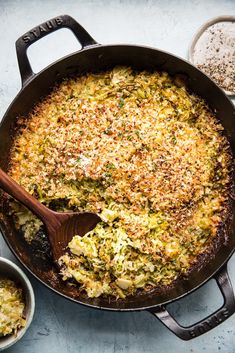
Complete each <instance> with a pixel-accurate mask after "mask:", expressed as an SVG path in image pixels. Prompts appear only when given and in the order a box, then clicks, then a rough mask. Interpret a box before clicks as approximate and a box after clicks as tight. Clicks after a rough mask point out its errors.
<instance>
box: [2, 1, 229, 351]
mask: <svg viewBox="0 0 235 353" xmlns="http://www.w3.org/2000/svg"><path fill="white" fill-rule="evenodd" d="M64 13H67V14H69V15H71V16H73V17H74V18H75V19H76V20H77V21H78V22H80V23H81V24H82V25H83V26H84V27H85V28H86V29H87V30H88V32H89V33H90V34H91V35H92V36H93V37H94V38H95V39H96V40H97V41H98V42H100V43H136V44H145V45H151V46H154V47H158V48H161V49H164V50H168V51H170V52H172V53H173V54H176V55H179V56H181V57H183V58H186V57H187V51H188V46H189V43H190V41H191V39H192V36H193V35H194V33H195V31H196V30H197V29H198V27H199V26H201V25H202V24H203V23H204V22H205V21H207V20H208V19H210V18H212V17H215V16H219V15H234V14H235V1H233V0H204V1H203V0H191V1H183V0H179V1H177V0H175V1H173V0H171V1H170V0H168V1H160V0H159V1H131V0H128V1H121V0H120V1H105V0H103V1H101V0H100V1H94V0H93V1H91V0H90V1H85V0H84V1H82V0H79V1H75V0H74V1H72V0H64V1H53V0H48V1H42V0H41V1H40V0H31V1H27V0H21V1H16V0H9V1H8V0H0V48H1V49H0V50H1V54H0V55H1V56H0V116H3V114H4V112H5V111H6V109H7V106H8V105H9V104H10V102H11V101H12V99H13V98H14V97H15V95H16V93H17V92H18V91H19V90H20V76H19V72H18V67H17V61H16V55H15V47H14V43H15V40H16V39H17V38H18V37H19V36H21V35H22V34H23V33H24V32H26V31H28V30H30V29H31V28H33V27H34V26H36V25H37V24H40V23H41V22H44V21H46V20H48V19H50V18H52V17H54V16H58V15H60V14H64ZM77 48H78V44H77V41H76V40H75V39H74V37H73V36H72V34H71V33H70V32H69V31H68V30H61V31H58V32H57V33H55V34H52V35H50V36H49V37H47V38H44V39H42V40H40V42H38V43H37V44H35V45H33V46H32V47H31V48H30V50H29V57H30V60H31V62H32V66H33V69H34V70H35V72H36V71H39V70H40V69H42V68H43V67H44V66H46V65H48V64H49V63H50V62H52V61H53V60H55V59H58V58H60V57H61V56H63V55H65V54H67V53H71V52H72V51H74V50H77ZM0 254H1V256H5V257H8V258H10V259H13V260H14V261H15V262H17V261H16V260H15V259H14V257H13V255H12V254H11V253H10V251H9V250H8V248H7V246H6V245H5V243H4V241H3V239H2V238H1V235H0ZM234 265H235V257H234V256H233V257H232V259H231V260H230V261H229V273H230V276H231V279H232V282H233V285H234V288H235V266H234ZM29 277H30V280H31V281H32V284H33V287H34V289H35V295H36V312H35V317H34V321H33V323H32V325H31V327H30V329H29V330H28V332H27V334H26V335H25V336H24V338H23V339H22V340H21V341H20V342H19V343H17V344H16V345H15V346H14V347H12V348H10V349H9V350H8V351H7V352H8V353H39V352H40V353H79V352H81V353H86V352H87V353H88V352H89V353H90V352H93V353H110V352H115V353H120V352H126V353H141V352H145V353H153V352H157V353H163V352H164V353H169V352H172V351H174V352H175V353H178V352H179V353H202V352H207V353H216V352H223V353H234V352H235V315H234V316H233V317H231V318H230V319H228V320H227V321H226V322H225V323H223V324H222V325H220V326H219V327H217V328H215V329H213V330H212V331H210V332H209V333H207V334H205V335H203V336H201V337H199V338H196V339H194V340H192V341H190V342H184V341H181V340H179V339H178V338H177V337H175V336H174V335H173V334H172V333H170V332H169V331H168V330H167V329H166V328H165V327H164V326H163V325H162V324H161V323H160V322H159V321H158V320H157V319H155V318H154V317H153V316H152V315H150V314H149V313H146V312H136V313H112V312H101V311H96V310H93V309H88V308H86V307H82V306H79V305H76V304H74V303H70V302H69V301H67V300H65V299H63V298H60V297H59V296H57V295H55V294H54V293H52V292H51V291H49V290H48V289H47V288H45V287H44V286H42V285H41V284H40V283H38V282H37V281H36V280H35V279H34V278H32V276H29ZM221 304H222V296H221V294H220V292H219V290H218V288H217V287H216V284H215V283H214V281H213V280H212V281H210V282H209V283H208V284H207V285H205V286H204V287H203V288H201V289H200V290H198V291H197V292H195V293H193V294H192V295H190V296H188V297H187V298H184V299H181V300H180V301H178V302H176V303H174V304H171V305H170V310H171V312H172V313H174V315H175V316H176V317H177V319H178V320H179V321H180V322H181V323H182V324H190V323H193V322H195V321H196V320H198V319H201V318H203V317H205V316H206V315H208V314H210V313H211V312H212V311H214V310H216V309H217V308H218V307H219V305H221Z"/></svg>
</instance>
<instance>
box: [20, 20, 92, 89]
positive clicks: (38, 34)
mask: <svg viewBox="0 0 235 353" xmlns="http://www.w3.org/2000/svg"><path fill="white" fill-rule="evenodd" d="M61 28H68V29H70V30H71V31H72V32H73V33H74V35H75V37H76V38H77V40H78V41H79V43H80V44H81V46H82V49H84V48H86V47H89V46H91V45H97V44H98V43H97V42H96V41H95V40H94V39H93V38H92V37H91V36H90V34H89V33H88V32H87V31H86V30H85V29H84V28H83V27H82V26H81V25H80V24H79V23H78V22H76V21H75V20H74V18H72V17H70V16H68V15H61V16H58V17H54V18H52V19H51V20H48V21H46V22H44V23H41V24H40V25H38V26H36V27H34V28H33V29H31V30H30V31H28V32H26V33H25V34H23V35H22V36H21V37H20V38H19V39H18V40H17V41H16V54H17V59H18V64H19V69H20V75H21V80H22V86H25V84H26V83H27V82H28V81H29V80H30V79H31V78H32V77H33V76H34V75H35V73H34V72H33V70H32V68H31V65H30V63H29V59H28V56H27V49H28V47H29V46H30V45H31V44H33V43H35V42H36V41H38V40H39V39H41V38H42V37H45V36H47V35H48V34H50V33H52V32H55V31H57V30H58V29H61Z"/></svg>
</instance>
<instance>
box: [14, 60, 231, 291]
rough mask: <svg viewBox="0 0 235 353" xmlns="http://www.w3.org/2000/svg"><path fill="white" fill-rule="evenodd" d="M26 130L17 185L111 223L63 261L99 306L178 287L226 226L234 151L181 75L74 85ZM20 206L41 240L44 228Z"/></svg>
mask: <svg viewBox="0 0 235 353" xmlns="http://www.w3.org/2000/svg"><path fill="white" fill-rule="evenodd" d="M18 129H19V132H18V134H17V136H16V138H15V140H14V144H13V148H12V151H11V161H10V168H9V172H10V175H11V176H12V177H13V178H14V179H15V180H16V181H17V182H18V183H19V184H20V185H22V187H24V188H25V189H26V190H27V191H28V192H29V193H30V194H32V195H33V196H35V197H36V198H37V199H38V200H39V201H40V202H42V203H43V204H45V205H46V206H48V207H51V208H52V209H54V210H57V211H68V210H70V211H81V212H84V211H88V212H95V213H97V214H99V215H100V217H101V219H102V222H101V223H99V224H98V225H97V226H96V227H95V229H93V230H92V231H90V232H89V233H87V234H86V235H85V236H83V237H81V236H79V234H74V236H73V238H72V240H71V242H70V243H69V244H68V249H67V252H66V253H65V254H64V256H62V257H61V258H60V260H59V263H60V265H61V275H62V278H63V280H69V281H72V283H73V284H74V285H75V284H76V285H79V288H80V290H81V291H85V292H86V293H87V295H88V296H89V297H99V296H101V295H104V296H114V297H116V298H125V297H126V296H128V295H133V294H135V293H136V291H137V290H140V289H142V290H144V291H148V290H151V289H152V288H155V287H161V286H166V285H170V284H172V283H174V281H175V280H176V279H177V278H179V277H182V276H185V275H187V273H188V272H189V271H190V269H191V268H192V267H193V266H194V265H195V264H196V263H198V261H199V258H200V255H202V254H205V253H208V252H209V249H210V247H211V244H212V242H213V239H215V237H216V236H217V235H218V233H219V231H220V229H221V227H222V225H223V224H224V223H225V222H226V220H227V218H228V213H229V212H228V209H229V207H228V204H229V193H230V191H229V190H230V179H231V177H230V173H231V165H232V164H231V163H232V160H231V157H230V147H229V143H228V141H227V139H226V137H225V136H224V134H223V127H222V125H221V124H220V123H219V122H218V120H217V119H216V117H215V115H214V113H213V112H212V111H211V110H210V109H209V107H208V105H207V104H206V102H205V101H204V100H203V99H201V98H200V97H198V96H196V95H195V94H193V93H191V92H190V91H189V90H188V89H187V87H186V85H185V83H184V80H183V79H182V77H181V76H176V77H171V76H170V75H169V74H168V73H166V72H158V71H153V72H148V71H136V70H134V69H132V68H130V67H115V68H114V69H112V70H109V71H105V72H101V73H88V74H84V75H81V76H79V77H75V78H67V79H65V80H64V81H63V82H62V83H60V84H58V85H57V86H56V87H54V89H53V90H52V91H51V93H50V94H49V95H48V96H47V97H45V98H44V99H43V100H42V101H41V102H40V103H38V104H37V105H36V106H35V107H34V109H33V110H32V111H31V112H30V114H29V115H28V116H27V117H19V118H18ZM11 208H12V213H13V214H14V219H15V222H16V226H17V227H18V228H20V229H21V230H22V231H23V232H24V236H25V239H26V240H27V241H28V242H31V241H32V240H33V239H34V237H35V234H38V232H40V229H41V227H42V223H41V221H40V220H39V219H37V218H36V217H35V216H34V215H33V214H32V213H30V212H29V211H28V210H27V209H25V208H24V207H23V206H21V205H20V204H18V203H16V202H12V203H11Z"/></svg>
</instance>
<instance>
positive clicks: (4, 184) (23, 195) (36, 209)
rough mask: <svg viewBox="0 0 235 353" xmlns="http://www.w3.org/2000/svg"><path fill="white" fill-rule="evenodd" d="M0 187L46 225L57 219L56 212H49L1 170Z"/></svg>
mask: <svg viewBox="0 0 235 353" xmlns="http://www.w3.org/2000/svg"><path fill="white" fill-rule="evenodd" d="M0 187H1V188H2V189H3V190H4V191H5V192H6V193H7V194H9V195H11V196H12V197H14V199H16V200H17V201H19V202H21V203H22V204H23V205H24V206H26V207H27V208H28V209H30V211H32V212H33V213H34V214H35V215H36V216H38V217H39V218H40V219H41V220H42V221H43V223H45V224H46V225H47V224H48V222H50V221H51V220H52V218H55V215H54V214H53V213H54V212H53V211H51V210H49V209H48V208H47V207H46V206H44V205H43V204H41V203H40V202H39V201H38V200H36V199H35V198H34V197H33V196H32V195H30V194H29V193H28V192H27V191H26V190H24V189H23V188H22V187H21V186H20V185H19V184H17V183H16V182H15V181H14V180H13V179H12V178H11V177H10V176H8V175H7V174H6V173H5V172H4V171H3V170H2V169H1V168H0Z"/></svg>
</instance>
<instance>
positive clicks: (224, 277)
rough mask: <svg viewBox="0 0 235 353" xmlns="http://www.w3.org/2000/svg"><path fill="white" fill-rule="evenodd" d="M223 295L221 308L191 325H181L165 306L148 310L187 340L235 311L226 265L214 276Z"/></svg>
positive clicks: (210, 327)
mask: <svg viewBox="0 0 235 353" xmlns="http://www.w3.org/2000/svg"><path fill="white" fill-rule="evenodd" d="M214 278H215V280H216V282H217V284H218V286H219V289H220V291H221V293H222V295H223V298H224V303H223V305H222V307H221V308H219V309H218V310H217V311H215V312H214V313H212V314H211V315H209V316H207V317H206V318H205V319H202V320H201V321H199V322H197V323H196V324H194V325H191V326H187V327H185V326H181V325H180V324H179V323H178V322H177V321H176V320H175V319H174V318H173V317H172V316H171V314H170V313H169V311H168V310H167V309H166V307H165V306H160V307H158V308H157V309H154V310H151V309H150V312H151V313H152V314H153V315H155V316H156V317H157V318H158V319H159V320H160V321H161V322H162V323H163V324H164V325H165V326H166V327H167V328H168V329H169V330H171V331H172V332H173V333H174V334H175V335H176V336H178V337H179V338H181V339H183V340H185V341H188V340H191V339H192V338H195V337H198V336H200V335H202V334H204V333H206V332H207V331H210V330H211V329H213V328H214V327H216V326H218V325H219V324H221V323H222V322H223V321H225V320H226V319H228V318H229V317H230V316H231V315H232V314H233V313H234V312H235V298H234V292H233V287H232V284H231V282H230V279H229V276H228V272H227V265H226V266H225V267H223V268H222V270H220V272H219V273H218V274H216V275H215V276H214Z"/></svg>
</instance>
